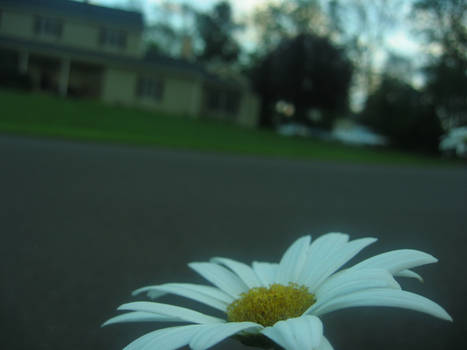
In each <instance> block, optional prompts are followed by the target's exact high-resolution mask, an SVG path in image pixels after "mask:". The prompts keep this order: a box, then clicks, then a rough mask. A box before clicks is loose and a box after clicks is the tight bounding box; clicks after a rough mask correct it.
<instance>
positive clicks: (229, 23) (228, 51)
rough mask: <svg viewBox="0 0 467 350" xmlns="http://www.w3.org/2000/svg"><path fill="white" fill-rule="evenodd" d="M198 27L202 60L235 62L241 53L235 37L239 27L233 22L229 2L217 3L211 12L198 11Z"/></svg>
mask: <svg viewBox="0 0 467 350" xmlns="http://www.w3.org/2000/svg"><path fill="white" fill-rule="evenodd" d="M196 28H197V31H198V34H199V37H200V39H201V41H202V44H203V49H202V51H201V53H200V54H199V55H198V58H199V59H200V60H201V61H205V62H212V61H220V62H227V63H231V62H235V61H236V60H237V59H238V56H239V54H240V46H239V44H238V43H237V41H236V40H235V38H234V37H233V34H234V31H235V30H237V29H238V28H239V26H238V25H237V24H235V23H234V22H233V18H232V9H231V7H230V4H229V2H227V1H222V2H219V3H217V4H216V5H215V6H214V8H213V10H212V12H211V13H198V15H197V18H196Z"/></svg>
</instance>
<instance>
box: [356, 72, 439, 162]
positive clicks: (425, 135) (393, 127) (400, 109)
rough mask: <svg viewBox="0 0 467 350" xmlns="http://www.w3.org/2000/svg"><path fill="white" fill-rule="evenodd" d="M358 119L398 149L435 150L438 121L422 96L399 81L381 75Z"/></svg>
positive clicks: (429, 104) (433, 109)
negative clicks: (385, 137)
mask: <svg viewBox="0 0 467 350" xmlns="http://www.w3.org/2000/svg"><path fill="white" fill-rule="evenodd" d="M362 121H363V122H364V123H365V124H367V125H369V126H371V127H372V128H374V129H375V130H376V131H378V132H380V133H381V134H383V135H385V136H387V137H388V138H389V139H390V140H391V142H392V143H393V144H394V145H395V146H397V147H400V148H403V149H408V150H416V151H423V152H431V153H435V152H437V151H438V142H439V137H440V136H441V134H442V129H441V124H440V121H439V119H438V117H437V115H436V111H435V108H434V106H433V105H432V104H431V103H429V101H428V100H427V98H426V95H424V94H423V93H421V92H419V91H417V90H415V89H414V88H413V87H411V86H410V85H408V84H406V83H404V82H401V81H400V80H397V79H394V78H391V77H385V78H384V79H383V81H382V83H381V86H380V87H379V89H378V90H377V91H376V92H375V93H374V94H372V95H370V97H369V98H368V100H367V103H366V107H365V110H364V112H363V113H362Z"/></svg>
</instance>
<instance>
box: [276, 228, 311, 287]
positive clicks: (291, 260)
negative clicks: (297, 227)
mask: <svg viewBox="0 0 467 350" xmlns="http://www.w3.org/2000/svg"><path fill="white" fill-rule="evenodd" d="M310 241H311V237H310V236H304V237H301V238H299V239H297V240H296V241H295V242H294V243H293V244H292V245H291V246H290V247H289V248H288V249H287V250H286V252H285V253H284V255H283V256H282V259H281V262H280V263H279V268H278V269H277V273H276V282H277V283H279V284H282V285H287V284H288V283H289V282H297V280H298V277H299V276H300V273H301V272H302V268H303V264H304V263H305V260H306V255H307V253H308V248H309V246H310Z"/></svg>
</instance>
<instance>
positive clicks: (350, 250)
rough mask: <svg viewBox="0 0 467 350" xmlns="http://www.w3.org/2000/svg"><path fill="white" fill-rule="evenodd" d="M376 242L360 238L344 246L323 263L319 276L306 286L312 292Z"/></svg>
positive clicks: (374, 239)
mask: <svg viewBox="0 0 467 350" xmlns="http://www.w3.org/2000/svg"><path fill="white" fill-rule="evenodd" d="M374 242H376V238H361V239H356V240H354V241H351V242H348V243H346V244H344V246H342V247H341V249H339V250H338V251H336V252H335V254H334V255H333V256H329V258H328V259H326V260H325V261H323V263H322V266H321V269H320V270H319V274H318V273H317V275H316V276H315V277H314V278H313V282H311V283H309V284H308V287H309V288H310V289H311V290H314V289H316V288H318V287H319V285H320V284H321V283H323V282H324V281H325V280H326V278H328V277H329V276H331V275H332V274H333V273H334V272H336V271H337V270H338V269H339V268H340V267H341V266H342V265H344V264H345V263H346V262H347V261H349V260H350V259H352V258H353V257H354V256H355V255H357V254H358V253H359V252H360V251H361V250H362V249H363V248H365V247H367V246H368V245H370V244H372V243H374Z"/></svg>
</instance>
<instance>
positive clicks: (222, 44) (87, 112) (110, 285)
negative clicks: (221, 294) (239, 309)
mask: <svg viewBox="0 0 467 350" xmlns="http://www.w3.org/2000/svg"><path fill="white" fill-rule="evenodd" d="M466 9H467V3H466V2H465V1H462V0H413V1H412V0H410V1H408V0H405V1H402V0H386V1H385V0H378V1H365V0H334V1H325V0H289V1H279V0H277V1H274V0H251V1H236V2H234V1H232V2H228V1H211V0H206V1H201V0H200V1H175V0H174V1H163V0H159V1H157V0H100V1H99V0H95V1H91V0H89V1H71V0H0V160H1V164H2V171H1V172H0V193H1V197H0V218H1V221H0V222H1V224H0V227H1V232H2V238H3V239H2V244H0V259H1V260H0V280H1V285H0V300H1V302H0V303H1V304H0V305H1V310H2V312H1V314H0V315H1V316H0V322H1V327H2V329H3V331H2V344H4V347H5V348H8V349H25V348H29V349H30V348H34V349H64V348H65V349H83V348H85V349H118V348H123V347H124V346H125V345H126V344H128V343H129V342H130V341H131V340H133V339H135V337H137V336H138V335H142V334H144V333H145V332H147V331H149V330H152V329H154V325H141V324H132V325H116V326H111V327H107V328H105V329H100V324H101V323H102V322H103V321H105V320H106V319H108V318H109V317H112V316H113V315H115V314H116V311H115V309H116V307H117V306H118V305H120V304H122V303H124V302H127V301H130V300H134V299H133V298H132V297H131V295H130V294H131V291H132V290H134V289H136V288H138V287H140V286H143V285H148V284H159V283H164V282H198V283H201V282H202V280H201V279H200V278H199V277H197V276H195V274H194V273H193V272H192V271H190V270H189V268H188V267H187V266H186V264H187V263H188V262H190V261H206V260H208V259H209V258H210V257H212V256H216V255H217V256H227V257H231V258H234V259H239V260H242V261H245V262H247V263H250V262H251V261H253V260H265V261H277V260H278V259H279V258H280V256H281V254H282V252H283V251H284V249H286V247H288V245H289V244H290V243H291V242H293V241H294V240H295V239H296V238H297V237H299V236H300V235H303V234H312V235H313V237H315V238H316V237H317V236H319V235H320V234H323V233H326V232H329V231H342V232H346V233H349V234H350V235H351V238H360V237H365V236H374V237H377V238H378V239H379V241H378V243H376V244H374V245H373V246H371V247H370V248H368V249H367V250H366V251H365V252H363V253H361V254H360V255H359V258H364V257H367V256H371V255H374V254H377V253H380V252H384V251H387V250H390V249H398V248H414V249H420V250H423V251H427V252H429V253H431V254H433V255H435V256H436V257H437V258H439V259H440V262H439V263H437V264H435V265H432V266H427V267H423V268H420V271H419V272H420V273H421V274H422V275H423V276H424V277H425V282H424V284H420V283H418V282H416V281H407V280H403V281H402V285H403V287H407V289H409V290H411V291H414V292H417V293H420V294H422V295H424V296H427V297H429V298H431V299H433V300H435V301H436V302H439V303H440V304H441V305H442V306H444V307H445V308H446V309H447V310H448V312H449V313H450V314H451V315H452V316H453V318H454V323H452V324H451V323H448V322H444V321H440V320H437V319H432V318H431V317H428V316H426V315H423V314H417V313H415V312H410V311H406V310H396V309H383V308H371V309H370V308H359V309H349V310H344V311H339V312H336V313H333V314H330V315H326V317H325V318H324V323H325V334H326V335H327V336H328V338H329V339H330V341H331V343H332V344H333V345H334V346H335V348H336V349H357V348H358V349H373V348H376V347H378V348H380V349H394V348H397V349H424V350H429V349H440V348H441V349H444V348H446V349H450V350H451V349H463V348H464V345H463V344H462V341H463V340H464V337H465V332H466V331H467V323H466V318H465V314H466V311H467V307H466V304H465V295H466V294H467V283H466V281H465V278H464V275H465V273H464V265H465V263H464V262H463V260H462V258H463V256H464V255H465V253H464V251H463V249H464V248H465V247H466V244H467V239H466V235H465V234H466V226H467V215H466V212H467V211H466V198H467V170H466V167H465V158H466V157H467V19H466V13H467V11H466ZM357 260H358V259H357ZM357 260H355V261H357ZM164 301H167V302H174V303H177V304H179V303H181V304H183V305H186V306H190V307H196V308H198V309H199V310H202V311H206V312H211V310H209V308H203V307H201V308H200V307H199V306H198V305H196V304H195V303H190V302H187V301H184V300H180V299H179V298H170V297H169V298H166V299H164ZM241 347H242V346H241V345H240V344H237V343H235V342H233V341H227V342H225V343H222V344H219V345H217V346H216V347H214V348H216V349H226V350H227V349H234V348H235V349H238V348H241Z"/></svg>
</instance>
